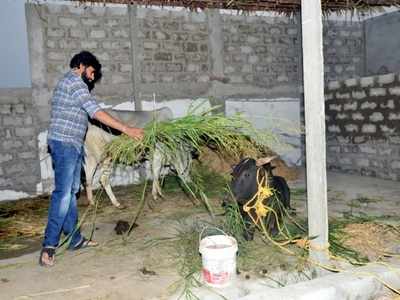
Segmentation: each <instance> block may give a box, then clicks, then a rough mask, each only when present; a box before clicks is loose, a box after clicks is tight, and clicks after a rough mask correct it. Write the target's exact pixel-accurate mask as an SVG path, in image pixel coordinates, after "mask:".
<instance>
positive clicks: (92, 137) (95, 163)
mask: <svg viewBox="0 0 400 300" xmlns="http://www.w3.org/2000/svg"><path fill="white" fill-rule="evenodd" d="M106 111H107V112H108V113H109V114H111V115H112V116H114V117H116V118H118V119H120V120H122V121H123V122H124V123H125V124H128V125H130V126H134V127H144V126H145V125H146V124H148V123H149V122H151V121H153V120H157V121H166V120H169V119H171V118H172V111H171V109H169V108H168V107H163V108H160V109H157V110H154V111H116V110H106ZM118 134H120V133H119V132H116V131H115V130H112V129H111V128H109V127H107V126H104V125H101V124H100V123H98V122H97V123H96V122H95V121H94V120H91V123H90V124H89V126H88V131H87V133H86V138H85V163H84V171H85V177H86V193H87V199H88V201H89V203H90V204H94V200H93V192H92V184H93V178H94V175H95V172H100V184H101V185H102V187H103V188H104V189H105V191H106V193H107V195H108V197H109V198H110V200H111V202H112V204H113V205H114V206H115V207H117V208H123V206H122V205H121V204H120V203H119V202H118V200H117V199H116V197H115V195H114V193H113V192H112V189H111V185H110V181H109V177H110V175H111V171H112V161H111V159H110V158H108V157H104V149H105V146H106V145H107V144H108V143H109V142H111V141H112V140H113V139H115V138H116V137H117V136H118ZM164 149H165V145H163V144H160V143H158V144H157V145H156V149H155V151H154V155H153V157H152V159H151V161H150V164H151V172H152V177H153V187H152V196H153V198H154V199H157V198H159V197H160V196H162V193H161V188H160V184H159V181H160V178H161V177H162V176H163V175H164V173H163V172H162V171H163V167H164V166H169V167H171V168H172V169H173V170H175V172H176V173H177V175H178V176H179V177H180V178H181V179H182V180H186V182H188V181H190V179H189V171H190V167H191V153H190V151H188V149H187V147H186V146H185V145H184V144H182V145H179V146H178V149H179V151H176V153H175V154H174V155H172V156H171V155H166V154H165V153H166V152H165V151H164Z"/></svg>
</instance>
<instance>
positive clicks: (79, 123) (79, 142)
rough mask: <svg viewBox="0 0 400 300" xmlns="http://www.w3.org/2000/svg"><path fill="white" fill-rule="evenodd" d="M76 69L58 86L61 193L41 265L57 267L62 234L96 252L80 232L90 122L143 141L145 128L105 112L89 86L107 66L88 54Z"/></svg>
mask: <svg viewBox="0 0 400 300" xmlns="http://www.w3.org/2000/svg"><path fill="white" fill-rule="evenodd" d="M70 68H71V70H70V71H69V72H68V73H66V74H65V75H64V77H63V78H62V79H61V80H60V81H59V82H58V83H57V85H56V87H55V89H54V92H53V97H52V103H51V105H52V108H51V119H50V127H49V133H48V145H49V148H50V154H51V158H52V163H53V168H54V179H55V189H54V191H53V193H52V195H51V202H50V207H49V213H48V221H47V226H46V230H45V236H44V240H43V248H42V251H41V253H40V258H39V264H40V265H42V266H52V265H54V262H55V250H56V248H57V246H58V244H59V241H60V237H61V234H62V233H64V234H65V235H68V236H70V243H69V249H71V250H76V249H81V248H83V247H93V246H97V245H98V244H97V243H96V242H95V241H92V240H88V239H86V238H84V237H83V236H82V235H81V233H80V230H79V228H77V223H78V209H77V203H76V193H77V192H78V190H79V186H80V178H81V177H80V172H81V165H82V159H83V143H84V138H85V134H86V130H87V126H88V117H90V118H92V119H96V120H98V121H100V122H101V123H103V124H105V125H107V126H110V127H112V128H114V129H116V130H119V131H121V132H122V133H125V134H126V135H128V136H130V137H132V138H134V139H141V138H142V137H143V129H141V128H135V127H130V126H127V125H125V124H124V123H122V122H121V121H119V120H117V119H115V118H113V117H112V116H111V115H109V114H108V113H106V112H105V111H103V110H102V109H101V108H100V107H99V105H98V104H97V102H96V100H95V98H94V97H93V96H92V95H91V94H90V92H89V89H88V86H90V88H93V87H94V81H95V79H96V80H97V79H98V78H99V77H101V64H100V63H99V61H98V60H97V58H96V57H95V56H94V55H93V54H92V53H90V52H88V51H82V52H80V53H78V54H76V55H75V56H74V57H73V58H72V59H71V62H70Z"/></svg>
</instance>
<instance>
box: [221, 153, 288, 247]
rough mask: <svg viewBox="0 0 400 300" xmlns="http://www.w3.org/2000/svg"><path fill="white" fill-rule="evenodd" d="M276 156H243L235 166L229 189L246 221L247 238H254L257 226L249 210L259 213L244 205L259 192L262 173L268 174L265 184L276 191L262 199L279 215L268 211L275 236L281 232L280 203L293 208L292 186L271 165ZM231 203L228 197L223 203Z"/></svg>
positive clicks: (267, 219)
mask: <svg viewBox="0 0 400 300" xmlns="http://www.w3.org/2000/svg"><path fill="white" fill-rule="evenodd" d="M275 158H276V157H275V156H274V157H267V158H261V159H258V160H255V159H252V158H244V159H242V160H241V161H240V162H239V163H238V164H237V165H236V166H234V167H233V169H232V173H231V176H232V180H231V182H230V190H231V192H232V196H233V198H234V199H233V200H234V201H236V202H237V204H238V206H239V212H240V214H241V216H242V218H243V220H244V223H245V230H244V233H243V237H244V238H245V239H246V240H252V239H253V236H254V230H255V224H254V222H253V221H252V218H251V217H250V215H249V213H250V214H252V216H253V217H254V218H255V217H256V216H255V211H254V210H253V211H252V210H250V211H249V212H246V211H245V210H244V208H243V206H244V205H245V204H246V203H247V202H248V201H249V200H250V199H252V198H253V197H254V195H255V194H256V193H257V192H258V189H259V186H258V182H259V181H260V179H261V178H262V177H264V176H265V180H266V185H268V187H269V188H271V189H272V191H273V192H274V194H273V195H272V196H270V197H269V198H268V199H266V200H264V201H263V203H264V204H266V205H268V206H272V208H273V209H274V210H275V212H276V213H277V217H278V220H277V218H276V217H275V215H274V214H273V213H271V212H269V213H268V214H267V216H266V217H265V218H264V224H265V226H266V229H267V231H268V232H269V233H270V234H272V235H273V236H274V235H276V234H277V233H278V222H280V220H281V218H282V208H281V207H280V204H282V206H283V207H284V208H285V209H287V210H290V209H291V207H290V189H289V186H288V184H287V182H286V180H285V179H284V178H283V177H280V176H275V175H274V174H273V172H272V170H273V169H274V167H273V166H272V165H271V161H272V160H273V159H275ZM257 176H258V178H257ZM272 197H276V198H277V200H278V201H279V202H280V204H278V203H277V202H276V201H273V198H272ZM228 203H229V202H228V201H227V199H225V200H224V202H223V206H227V205H228ZM258 225H260V224H258Z"/></svg>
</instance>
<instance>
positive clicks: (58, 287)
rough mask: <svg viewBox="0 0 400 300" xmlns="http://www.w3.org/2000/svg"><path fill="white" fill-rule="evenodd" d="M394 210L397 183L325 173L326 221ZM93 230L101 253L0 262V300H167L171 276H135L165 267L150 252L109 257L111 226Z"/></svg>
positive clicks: (301, 209)
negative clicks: (42, 261) (147, 264)
mask: <svg viewBox="0 0 400 300" xmlns="http://www.w3.org/2000/svg"><path fill="white" fill-rule="evenodd" d="M289 185H290V186H291V187H292V188H296V189H297V190H301V189H305V181H304V173H303V176H302V178H300V179H299V180H297V181H295V182H290V183H289ZM295 198H296V199H295V201H294V206H295V207H296V208H297V210H298V213H300V214H301V213H306V201H305V196H304V195H302V194H299V195H297V197H295ZM399 205H400V185H399V182H394V181H388V180H380V179H376V178H369V177H361V176H355V175H347V174H340V173H333V172H328V207H329V214H330V216H346V214H367V215H375V216H394V217H396V216H399V212H400V209H399V208H398V207H399ZM158 213H162V212H158ZM149 224H150V225H149ZM149 224H148V225H146V224H141V226H143V227H142V228H145V226H153V227H152V228H154V226H160V224H156V221H155V220H154V219H153V220H151V221H149ZM161 225H162V224H161ZM97 227H98V228H99V230H98V231H97V240H98V241H100V243H101V244H102V245H105V246H104V247H100V249H98V250H95V251H92V250H84V251H82V252H79V253H66V254H65V255H63V256H62V257H60V259H59V260H58V262H57V264H56V266H55V267H53V268H41V267H39V266H38V264H37V259H38V255H39V253H38V251H36V252H34V253H30V254H27V255H23V256H20V257H16V258H11V259H4V260H0V290H1V295H0V298H1V299H5V300H6V299H44V300H46V299H83V300H89V299H97V300H101V299H111V300H113V299H130V300H132V299H133V300H139V299H168V298H169V296H168V293H167V289H168V287H169V286H170V285H171V284H172V283H173V282H174V281H175V280H177V275H176V273H174V272H169V271H168V270H165V271H161V272H158V273H157V275H156V276H152V275H148V274H147V275H146V274H144V272H139V271H138V270H139V269H140V268H142V267H143V265H144V260H146V259H153V260H156V261H157V260H160V261H159V262H158V263H159V264H163V263H164V262H163V261H162V259H160V258H157V257H152V255H153V254H152V252H148V253H147V254H146V256H147V257H146V256H143V255H142V256H140V255H139V252H136V250H135V251H131V250H129V251H114V250H113V248H112V247H106V244H107V243H108V240H109V236H110V235H111V234H112V233H113V227H114V226H113V224H110V223H100V224H98V225H97ZM139 228H140V227H139ZM146 234H149V231H148V232H147V233H146ZM150 234H151V231H150ZM397 288H399V287H397ZM260 299H261V298H260Z"/></svg>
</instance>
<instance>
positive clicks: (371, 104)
mask: <svg viewBox="0 0 400 300" xmlns="http://www.w3.org/2000/svg"><path fill="white" fill-rule="evenodd" d="M325 109H326V118H327V124H326V129H327V164H328V168H329V169H332V170H340V171H344V172H349V173H357V174H361V175H367V176H374V177H380V178H384V179H392V180H400V78H399V75H398V74H386V75H380V76H373V77H363V78H360V79H348V80H345V81H332V82H329V84H328V87H327V89H326V94H325Z"/></svg>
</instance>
